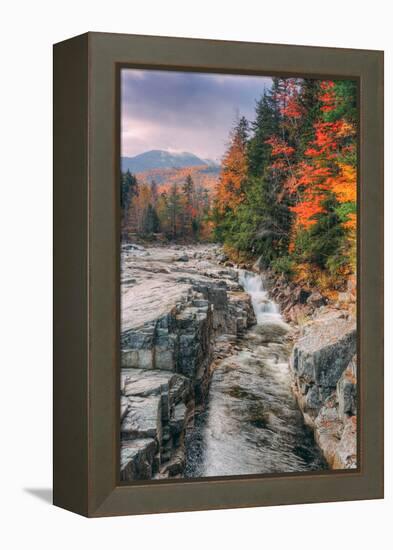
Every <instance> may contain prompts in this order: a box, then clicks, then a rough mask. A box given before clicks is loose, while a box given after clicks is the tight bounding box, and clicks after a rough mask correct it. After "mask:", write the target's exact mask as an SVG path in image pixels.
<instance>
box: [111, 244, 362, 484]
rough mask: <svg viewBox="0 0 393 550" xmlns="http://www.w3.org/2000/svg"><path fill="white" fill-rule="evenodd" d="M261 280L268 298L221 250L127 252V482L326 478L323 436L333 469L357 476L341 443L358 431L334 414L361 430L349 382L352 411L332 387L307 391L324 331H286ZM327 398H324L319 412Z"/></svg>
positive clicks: (290, 326) (343, 393) (317, 383)
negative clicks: (314, 347)
mask: <svg viewBox="0 0 393 550" xmlns="http://www.w3.org/2000/svg"><path fill="white" fill-rule="evenodd" d="M243 267H244V266H243ZM250 275H251V276H252V274H250ZM262 277H264V278H265V284H266V286H267V287H268V288H269V292H270V296H271V297H272V296H273V294H275V293H277V289H280V291H283V295H285V293H286V290H285V288H284V286H283V282H282V281H281V283H279V282H277V281H276V284H273V283H274V281H273V279H271V281H270V282H271V283H272V286H269V281H268V280H267V277H266V274H262ZM252 278H253V279H252ZM251 279H252V280H253V284H254V285H255V284H256V285H257V287H258V285H259V284H260V282H261V280H262V279H261V276H260V274H258V275H255V276H252V277H251V278H249V279H248V283H247V284H248V288H247V284H246V282H245V280H244V276H243V280H242V278H241V280H240V283H241V284H239V271H238V270H237V269H236V266H234V264H233V263H232V262H230V261H229V259H228V258H227V257H226V256H225V254H223V253H222V250H221V249H220V247H218V246H216V245H198V246H165V247H149V248H144V247H142V246H138V245H136V246H135V245H126V246H124V247H123V250H122V321H121V325H122V326H121V348H122V359H121V363H122V369H121V384H122V385H121V404H122V412H121V478H122V480H124V481H130V480H133V479H150V478H155V479H162V478H167V477H184V476H187V477H204V476H209V475H236V474H241V473H243V474H247V473H277V472H278V473H279V472H288V471H292V472H293V471H307V470H313V469H314V470H320V469H324V468H326V465H325V463H324V460H323V459H322V457H320V453H319V451H318V449H317V447H316V446H315V443H314V442H313V439H314V438H313V436H312V431H313V432H314V433H315V440H316V441H317V443H318V446H319V447H320V448H321V450H322V451H323V454H324V456H325V457H326V460H327V462H328V464H329V465H330V467H333V468H336V467H345V468H347V467H353V462H349V461H348V460H347V459H345V460H344V458H343V459H342V464H344V466H341V465H340V464H341V463H340V464H339V463H338V461H337V458H336V457H337V456H339V451H338V450H337V445H333V444H332V441H334V442H336V441H338V437H337V435H340V438H339V440H340V441H343V442H345V441H348V437H347V436H345V437H344V436H343V433H344V432H345V427H346V426H347V425H349V424H348V422H346V423H345V426H344V420H343V418H342V417H341V416H340V422H341V424H340V426H339V423H338V422H333V421H332V418H333V412H334V411H337V415H339V414H344V415H346V416H345V418H347V416H348V418H349V417H351V418H352V423H353V417H354V415H353V408H352V409H351V411H350V414H349V411H348V395H349V394H350V395H351V396H352V397H351V399H352V403H353V402H354V401H355V398H354V393H353V392H352V393H351V392H348V384H347V383H346V382H347V379H345V381H344V382H345V383H344V382H342V383H340V385H339V387H340V391H338V393H337V394H336V395H337V396H338V397H337V400H339V399H341V401H342V405H341V406H340V407H341V408H339V407H337V409H336V407H335V405H334V406H331V407H328V403H327V401H326V399H325V400H323V399H322V397H323V396H325V393H326V394H327V393H329V392H330V393H331V390H332V387H333V386H332V385H331V380H329V385H326V384H325V385H324V384H323V383H321V380H320V376H319V375H318V376H319V377H318V378H315V380H312V379H311V378H310V376H308V378H307V380H306V377H305V372H304V369H303V367H300V366H299V365H300V363H299V362H294V359H293V358H294V357H295V350H296V349H297V347H298V346H299V345H300V343H301V339H302V338H303V337H304V336H305V332H306V331H307V330H309V329H310V327H311V326H314V325H315V326H316V324H315V323H314V322H311V318H310V319H307V323H304V325H306V324H307V327H306V326H304V327H303V326H300V325H299V323H296V322H294V321H293V320H291V319H290V318H289V317H287V316H286V321H288V323H284V320H283V319H282V318H281V315H280V313H279V310H278V307H277V306H276V305H275V302H272V301H271V300H270V299H269V297H268V296H267V294H266V292H265V290H262V289H261V288H260V289H259V290H258V288H251V287H250V286H249V283H250V281H251ZM243 287H244V288H245V289H246V290H247V291H248V293H247V292H244V288H243ZM277 301H278V302H279V303H280V304H281V310H282V311H283V309H284V308H283V304H282V303H281V302H280V299H279V298H278V300H277ZM258 304H259V306H258ZM294 305H295V304H294ZM252 306H253V307H252ZM258 307H259V310H258ZM317 309H319V308H316V307H315V310H314V313H315V311H316V310H317ZM290 311H291V308H289V312H290ZM254 312H256V314H257V315H256V316H255V313H254ZM261 312H262V317H263V318H262V319H261V318H260V314H261ZM266 314H267V315H268V316H269V315H270V318H266ZM272 315H273V318H272ZM256 323H258V324H256ZM262 325H263V326H262ZM317 341H318V340H317ZM325 347H326V346H325ZM327 347H329V346H327ZM292 348H293V350H294V351H293V353H292V359H291V360H290V355H291V349H292ZM324 353H325V352H323V353H322V355H323V356H324ZM300 355H301V354H300ZM333 356H334V353H333ZM302 357H304V354H303V355H302ZM316 357H317V355H316V354H315V353H314V354H313V358H314V359H315V362H316V364H319V363H318V361H317V360H316ZM333 358H334V357H333ZM314 359H313V360H314ZM308 361H309V359H307V360H306V361H305V362H306V363H308ZM289 363H290V368H291V372H290V371H289V367H288V364H289ZM301 364H302V365H303V363H301ZM314 370H315V369H314ZM317 370H318V369H317ZM340 370H341V366H340V367H338V371H340ZM318 372H319V371H318ZM325 374H326V373H325ZM325 374H323V376H325ZM340 378H341V375H340ZM291 382H292V383H293V384H292V388H291ZM334 388H335V391H337V384H336V386H334ZM341 388H342V389H341ZM305 389H307V391H306V392H304V390H305ZM316 390H318V392H320V394H321V396H322V397H321V399H320V403H319V405H318V406H319V408H314V409H313V410H312V411H311V412H310V410H311V409H310V403H312V404H314V403H316V399H315V395H316ZM310 391H311V393H310ZM351 391H352V390H351ZM324 392H325V393H324ZM311 396H314V400H313V401H312V400H311ZM295 397H296V399H295ZM297 403H298V404H297ZM299 407H300V409H299ZM327 409H328V410H327ZM300 410H301V411H302V412H301V413H300ZM315 413H316V414H315ZM319 413H320V414H319ZM333 425H334V426H335V430H334V431H333V430H332V429H330V428H332V426H333ZM328 427H329V429H327V428H328ZM311 430H312V431H311ZM346 431H347V432H349V429H348V428H347V430H346ZM333 447H334V451H332V450H331V449H333ZM328 449H329V451H328ZM345 452H346V451H344V453H343V452H342V451H341V455H340V456H344V455H345ZM347 455H348V453H347ZM332 456H334V457H335V458H333V460H332ZM231 457H232V458H231Z"/></svg>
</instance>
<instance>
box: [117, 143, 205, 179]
mask: <svg viewBox="0 0 393 550" xmlns="http://www.w3.org/2000/svg"><path fill="white" fill-rule="evenodd" d="M210 162H211V161H206V160H204V159H201V158H200V157H197V156H196V155H194V154H193V153H189V152H187V151H180V152H174V151H165V150H162V149H152V150H151V151H146V152H145V153H141V154H139V155H136V156H134V157H122V158H121V169H122V171H123V172H126V171H127V170H130V172H133V173H138V172H145V171H146V170H154V169H157V168H187V167H188V166H211V164H210Z"/></svg>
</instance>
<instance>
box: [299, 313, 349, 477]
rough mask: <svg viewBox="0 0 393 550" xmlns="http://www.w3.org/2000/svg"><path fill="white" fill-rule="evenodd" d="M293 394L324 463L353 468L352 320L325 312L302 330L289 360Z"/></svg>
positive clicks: (345, 316) (338, 314) (336, 467)
mask: <svg viewBox="0 0 393 550" xmlns="http://www.w3.org/2000/svg"><path fill="white" fill-rule="evenodd" d="M290 365H291V369H292V372H293V376H294V391H295V394H296V396H297V398H298V403H299V405H300V408H301V410H302V411H303V414H304V417H305V420H306V423H307V424H309V425H310V426H311V427H313V428H314V431H315V439H316V441H317V443H318V445H319V446H320V448H321V450H322V451H323V453H324V455H325V458H326V460H327V462H328V464H329V465H330V466H331V467H332V468H335V469H342V468H356V466H357V461H356V446H357V443H356V322H355V320H354V319H353V318H351V317H350V316H348V315H346V314H343V313H342V312H340V311H334V310H325V311H324V312H322V313H321V314H320V315H317V316H316V317H315V319H313V321H312V322H311V323H310V325H309V326H308V327H306V328H305V329H304V335H303V336H302V337H301V338H299V340H298V341H297V343H296V344H295V346H294V349H293V352H292V357H291V361H290Z"/></svg>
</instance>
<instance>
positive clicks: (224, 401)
mask: <svg viewBox="0 0 393 550" xmlns="http://www.w3.org/2000/svg"><path fill="white" fill-rule="evenodd" d="M239 282H240V284H241V285H242V286H243V288H244V290H245V291H246V292H248V293H249V294H250V297H251V300H252V305H253V308H254V312H255V316H256V319H257V324H256V325H255V326H254V327H253V328H251V329H250V330H248V331H247V332H246V334H245V335H244V336H243V337H242V338H241V339H238V340H237V342H236V346H235V348H234V353H233V354H232V355H230V356H229V357H227V358H225V359H223V360H222V361H221V362H220V364H219V365H218V366H217V367H216V368H215V370H214V372H213V375H212V379H211V384H210V390H209V400H208V404H207V407H206V409H205V410H204V411H203V412H202V413H200V414H199V415H198V416H197V418H196V421H195V426H194V428H193V429H192V430H191V432H190V434H189V435H188V436H187V445H186V447H187V463H186V469H185V476H186V477H208V476H226V475H244V474H268V473H284V472H302V471H308V470H323V469H326V463H325V461H324V459H323V458H322V456H321V454H320V451H319V449H318V448H317V446H316V444H315V442H314V438H313V435H312V434H311V432H310V431H309V430H308V429H307V428H306V427H305V425H304V422H303V417H302V414H301V413H300V411H299V409H298V406H297V403H296V400H295V398H294V396H293V393H292V390H291V380H290V374H289V366H288V358H289V352H290V349H289V344H288V342H287V338H286V336H287V333H288V331H289V330H290V327H289V326H288V325H287V324H286V323H285V322H284V321H283V319H282V317H281V315H280V312H279V308H278V306H277V304H275V303H274V302H272V301H271V300H269V297H268V295H267V292H266V291H265V290H264V287H263V282H262V278H261V276H260V275H257V274H255V273H251V272H248V271H242V272H240V274H239Z"/></svg>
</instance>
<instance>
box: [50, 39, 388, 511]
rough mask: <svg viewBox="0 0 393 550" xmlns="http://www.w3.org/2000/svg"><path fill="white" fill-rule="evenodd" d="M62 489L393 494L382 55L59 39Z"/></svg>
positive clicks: (57, 379) (242, 502)
mask: <svg viewBox="0 0 393 550" xmlns="http://www.w3.org/2000/svg"><path fill="white" fill-rule="evenodd" d="M54 220H55V223H54V273H55V279H54V283H55V284H54V288H55V294H54V502H55V504H57V505H58V506H61V507H64V508H66V509H69V510H71V511H74V512H77V513H80V514H83V515H87V516H91V517H97V516H108V515H120V514H143V513H153V512H169V511H187V510H203V509H215V508H229V507H246V506H261V505H277V504H292V503H305V502H321V501H327V502H328V501H337V500H355V499H369V498H382V496H383V303H382V300H383V275H382V273H383V229H382V228H383V54H382V53H381V52H376V51H364V50H348V49H346V50H344V49H331V48H313V47H303V46H280V45H270V44H269V45H268V44H252V43H240V42H238V43H236V42H224V41H222V42H221V41H209V40H191V39H181V38H164V37H147V36H134V35H113V34H105V33H87V34H85V35H82V36H79V37H76V38H72V39H70V40H67V41H64V42H61V43H59V44H56V45H55V47H54Z"/></svg>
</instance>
